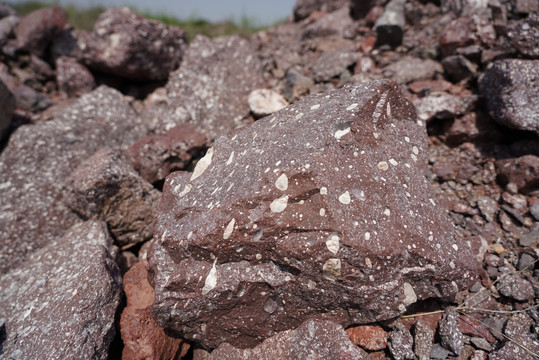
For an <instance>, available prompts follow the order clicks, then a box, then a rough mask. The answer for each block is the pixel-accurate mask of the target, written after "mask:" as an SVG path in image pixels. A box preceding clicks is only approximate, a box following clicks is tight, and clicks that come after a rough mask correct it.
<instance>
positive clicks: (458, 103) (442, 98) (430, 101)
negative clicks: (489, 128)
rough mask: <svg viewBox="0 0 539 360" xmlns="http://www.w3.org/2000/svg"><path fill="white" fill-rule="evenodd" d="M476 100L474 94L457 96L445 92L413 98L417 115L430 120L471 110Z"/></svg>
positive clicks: (447, 117)
mask: <svg viewBox="0 0 539 360" xmlns="http://www.w3.org/2000/svg"><path fill="white" fill-rule="evenodd" d="M476 101H477V96H476V95H469V96H459V95H453V94H447V93H438V94H432V95H427V96H425V97H422V98H419V99H416V100H414V105H415V107H416V108H417V113H418V115H419V117H420V118H421V119H423V120H426V121H430V120H432V119H434V118H437V119H450V118H452V117H455V116H459V115H464V114H466V113H467V112H469V111H471V110H473V108H474V107H475V103H476Z"/></svg>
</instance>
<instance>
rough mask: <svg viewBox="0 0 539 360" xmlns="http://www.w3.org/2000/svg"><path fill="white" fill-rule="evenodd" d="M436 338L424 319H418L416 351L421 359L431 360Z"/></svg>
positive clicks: (415, 333) (415, 335)
mask: <svg viewBox="0 0 539 360" xmlns="http://www.w3.org/2000/svg"><path fill="white" fill-rule="evenodd" d="M433 339H434V330H432V329H431V328H430V327H429V326H428V325H427V324H426V323H424V322H423V321H422V320H417V321H416V323H415V325H414V353H415V355H416V356H417V358H418V359H419V360H429V359H430V352H431V349H432V341H433Z"/></svg>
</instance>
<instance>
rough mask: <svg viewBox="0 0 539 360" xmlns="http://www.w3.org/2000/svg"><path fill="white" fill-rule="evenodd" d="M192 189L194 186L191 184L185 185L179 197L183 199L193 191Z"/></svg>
mask: <svg viewBox="0 0 539 360" xmlns="http://www.w3.org/2000/svg"><path fill="white" fill-rule="evenodd" d="M192 188H193V185H191V184H187V185H185V187H184V188H183V190H182V192H181V193H179V197H183V196H184V195H185V194H187V193H188V192H189V191H191V189H192Z"/></svg>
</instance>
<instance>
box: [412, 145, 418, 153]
mask: <svg viewBox="0 0 539 360" xmlns="http://www.w3.org/2000/svg"><path fill="white" fill-rule="evenodd" d="M412 152H413V153H414V154H416V155H417V154H419V149H418V148H417V146H415V145H414V146H413V147H412Z"/></svg>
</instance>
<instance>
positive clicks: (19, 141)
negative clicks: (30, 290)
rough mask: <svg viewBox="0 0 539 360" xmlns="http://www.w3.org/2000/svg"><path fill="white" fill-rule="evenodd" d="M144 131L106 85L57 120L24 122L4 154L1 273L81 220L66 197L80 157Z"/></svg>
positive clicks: (0, 199) (126, 141)
mask: <svg viewBox="0 0 539 360" xmlns="http://www.w3.org/2000/svg"><path fill="white" fill-rule="evenodd" d="M145 131H146V127H145V126H144V124H142V123H141V121H140V119H139V118H138V117H137V115H136V114H135V112H134V110H133V109H132V108H131V107H130V106H129V104H128V103H127V102H126V101H125V100H124V97H123V96H122V95H121V94H120V93H119V92H118V91H116V90H113V89H110V88H107V87H105V86H102V87H99V88H97V89H96V90H94V91H93V92H91V93H89V94H86V95H84V96H82V97H81V98H80V99H79V100H78V101H77V102H76V103H75V104H73V105H72V106H71V107H70V108H68V109H66V110H65V111H64V112H62V114H61V115H59V116H58V117H57V118H56V119H54V120H51V121H46V122H39V123H36V124H31V125H25V126H21V127H19V128H18V129H17V130H16V131H15V132H14V133H13V134H12V135H11V137H10V139H9V142H8V144H7V145H6V148H5V149H4V150H3V152H2V153H1V154H0V228H1V229H2V231H1V232H0V272H5V271H6V270H7V269H8V268H9V267H10V266H12V265H13V264H15V263H17V262H19V261H21V260H22V259H23V258H24V256H25V254H26V253H27V252H29V251H32V250H33V249H36V248H39V247H43V246H44V245H45V244H46V243H47V242H48V241H49V240H50V239H51V238H53V237H57V236H60V235H61V234H63V232H64V231H65V230H67V229H68V228H69V227H71V225H73V224H74V223H75V222H77V221H80V220H78V219H77V217H76V216H75V215H74V214H73V213H72V212H71V210H69V209H68V208H67V206H66V205H65V204H64V203H63V202H62V201H61V196H62V194H61V193H62V187H63V180H64V179H65V178H66V177H67V176H69V174H70V173H71V172H72V171H73V170H74V169H75V168H76V167H77V165H79V163H80V162H82V161H83V160H84V159H86V158H87V157H89V156H91V155H92V154H93V153H95V152H96V151H97V150H98V149H100V148H101V147H103V146H114V145H116V146H120V145H129V144H131V143H133V142H134V141H135V140H136V139H138V138H139V137H140V136H141V135H143V134H144V133H145Z"/></svg>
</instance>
